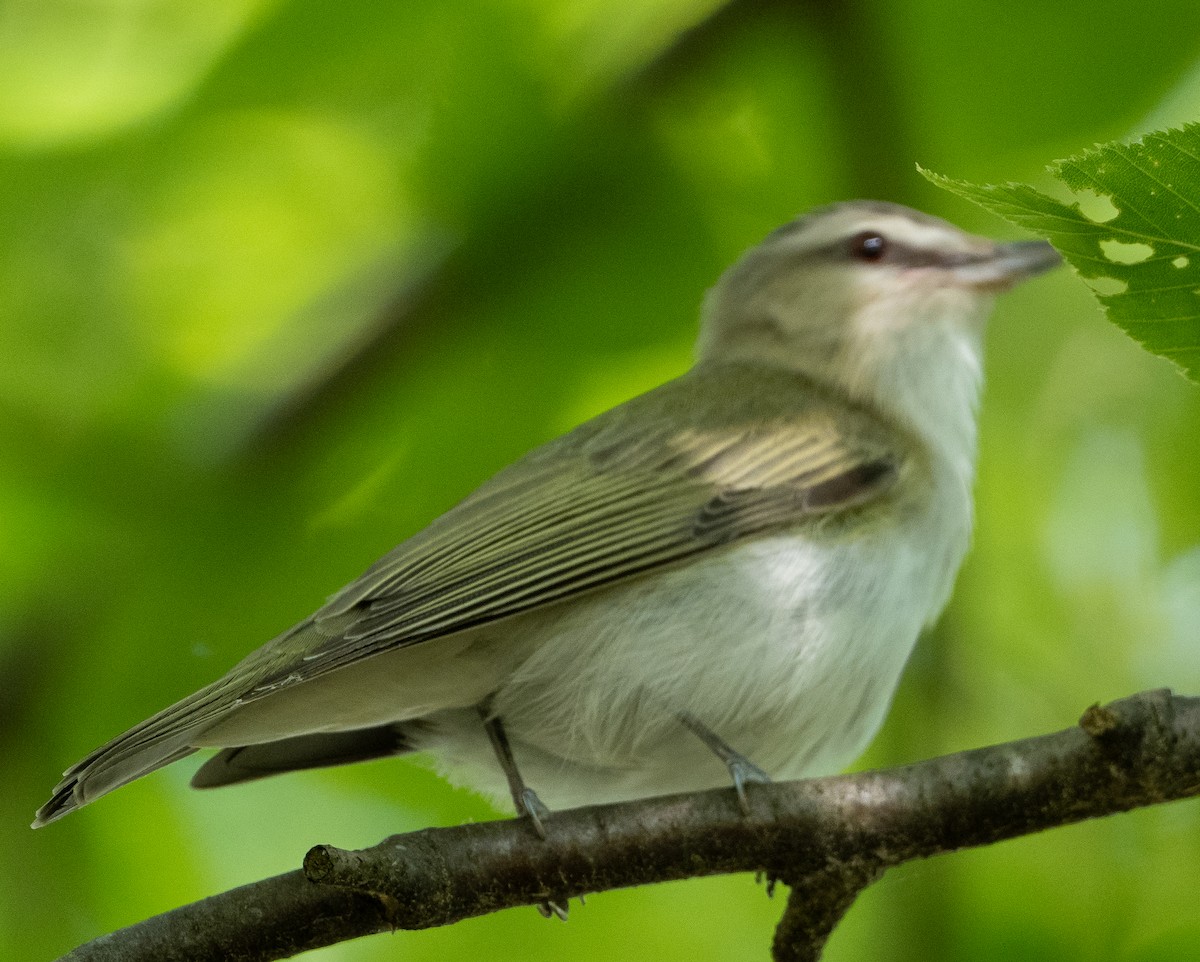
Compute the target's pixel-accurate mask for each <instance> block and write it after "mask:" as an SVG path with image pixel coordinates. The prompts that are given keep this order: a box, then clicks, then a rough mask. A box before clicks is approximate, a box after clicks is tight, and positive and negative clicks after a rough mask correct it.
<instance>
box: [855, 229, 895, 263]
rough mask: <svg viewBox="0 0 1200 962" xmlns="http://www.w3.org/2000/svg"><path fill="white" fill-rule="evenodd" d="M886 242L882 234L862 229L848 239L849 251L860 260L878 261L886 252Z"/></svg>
mask: <svg viewBox="0 0 1200 962" xmlns="http://www.w3.org/2000/svg"><path fill="white" fill-rule="evenodd" d="M887 249H888V243H887V241H886V240H885V239H884V236H883V235H882V234H876V233H875V232H874V231H869V230H868V231H863V232H862V233H861V234H855V235H854V237H852V238H851V239H850V253H851V255H853V256H854V257H856V258H858V259H859V260H860V261H878V260H882V259H883V255H884V254H886V253H887Z"/></svg>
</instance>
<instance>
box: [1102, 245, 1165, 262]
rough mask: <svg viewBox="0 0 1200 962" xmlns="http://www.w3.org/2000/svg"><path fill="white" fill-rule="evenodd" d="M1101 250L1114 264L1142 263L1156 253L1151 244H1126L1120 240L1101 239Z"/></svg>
mask: <svg viewBox="0 0 1200 962" xmlns="http://www.w3.org/2000/svg"><path fill="white" fill-rule="evenodd" d="M1100 250H1102V251H1104V256H1105V257H1107V258H1108V259H1109V260H1110V261H1112V262H1113V263H1114V264H1140V263H1141V262H1142V261H1144V260H1145V259H1146V258H1147V257H1149V256H1150V255H1151V254H1153V253H1154V248H1153V247H1151V246H1150V245H1149V244H1126V243H1125V242H1124V241H1118V240H1103V241H1101V242H1100Z"/></svg>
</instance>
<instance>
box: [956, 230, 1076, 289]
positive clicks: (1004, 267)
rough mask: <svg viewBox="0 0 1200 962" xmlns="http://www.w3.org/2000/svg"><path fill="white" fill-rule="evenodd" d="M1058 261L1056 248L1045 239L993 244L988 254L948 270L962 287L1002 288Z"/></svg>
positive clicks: (1035, 274)
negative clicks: (950, 270)
mask: <svg viewBox="0 0 1200 962" xmlns="http://www.w3.org/2000/svg"><path fill="white" fill-rule="evenodd" d="M1061 263H1062V257H1061V256H1059V253H1058V251H1056V250H1055V249H1054V248H1053V247H1051V246H1050V245H1049V244H1047V243H1046V242H1045V241H1013V242H1012V243H1009V244H996V245H994V246H993V247H992V250H991V252H990V253H987V254H983V255H980V256H978V257H972V258H971V259H970V260H968V261H964V262H963V263H960V264H956V265H955V266H954V267H953V268H952V273H953V275H954V278H955V280H956V281H958V283H960V284H962V286H963V287H972V288H975V289H976V290H984V291H1005V290H1008V288H1010V287H1012V286H1013V285H1014V284H1017V283H1019V282H1020V281H1023V280H1025V279H1026V278H1029V277H1035V276H1037V275H1038V274H1041V273H1044V272H1045V271H1048V270H1050V269H1051V268H1052V267H1057V266H1058V265H1059V264H1061Z"/></svg>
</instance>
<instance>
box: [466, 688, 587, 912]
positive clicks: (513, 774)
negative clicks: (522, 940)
mask: <svg viewBox="0 0 1200 962" xmlns="http://www.w3.org/2000/svg"><path fill="white" fill-rule="evenodd" d="M478 710H479V717H480V718H482V719H483V728H484V731H486V732H487V733H488V738H489V739H490V740H491V742H492V750H493V751H494V752H495V753H496V759H497V760H498V761H499V762H500V767H501V768H502V769H503V770H504V777H505V778H506V779H507V780H508V791H509V794H511V795H512V800H513V805H514V807H515V808H516V810H517V817H518V818H520V817H522V816H528V818H529V821H530V824H532V825H533V830H534V831H535V832H537V834H538V838H540V839H542V840H543V841H544V840H545V838H546V826H545V825H543V824H542V816H544V815H549V814H550V809H548V808H547V807H546V806H545V804H544V803H543V802H542V800H541V799H540V798H538V797H537V793H536V792H535V791H534V790H533V789H532V788H530V787H529V786H528V785H526V784H525V779H523V778H522V777H521V772H520V771H519V770H518V769H517V762H516V759H515V758H513V753H512V746H511V745H510V744H509V743H508V734H507V733H506V732H505V731H504V724H503V722H501V721H500V717H499V716H498V715H493V714H492V713H491V699H490V698H489V699H487V700H486V701H484V702H483V703H482V704H480V705H479V708H478ZM537 910H538V911H539V912H541V913H542V915H543V916H544V917H545V918H551V917H552V916H557V917H558V918H560V919H562V920H563V921H564V922H565V921H566V920H567V906H566V905H562V904H560V903H558V902H551V901H546V902H540V903H538V906H537Z"/></svg>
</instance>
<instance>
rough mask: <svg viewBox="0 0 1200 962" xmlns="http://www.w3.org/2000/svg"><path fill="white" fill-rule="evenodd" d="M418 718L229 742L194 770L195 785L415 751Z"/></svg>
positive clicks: (207, 785)
mask: <svg viewBox="0 0 1200 962" xmlns="http://www.w3.org/2000/svg"><path fill="white" fill-rule="evenodd" d="M419 724H420V723H419V722H401V723H395V724H388V725H379V726H378V727H376V728H360V729H356V730H353V731H343V732H317V733H314V734H311V735H297V736H296V737H294V738H281V739H279V740H277V741H273V742H262V743H261V744H258V745H242V746H240V747H237V748H225V749H222V750H221V751H219V752H217V754H216V755H214V756H213V757H212V758H210V759H209V760H208V761H207V762H205V763H204V764H203V765H201V766H200V768H199V770H198V771H197V772H196V774H195V775H194V776H192V787H193V788H216V787H218V786H220V785H234V784H237V783H238V782H248V781H251V780H253V779H256V778H266V777H267V776H268V775H279V774H281V773H283V772H293V771H298V770H299V769H302V768H326V767H328V766H331V765H349V764H350V763H351V762H365V761H370V760H371V759H373V758H386V757H388V756H390V755H406V754H408V753H409V752H412V751H414V750H415V749H414V748H413V745H412V742H411V741H410V740H409V736H410V734H411V731H412V729H413V726H414V725H419Z"/></svg>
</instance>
